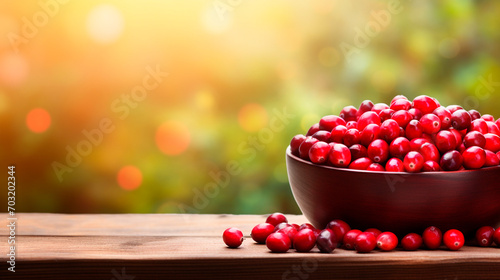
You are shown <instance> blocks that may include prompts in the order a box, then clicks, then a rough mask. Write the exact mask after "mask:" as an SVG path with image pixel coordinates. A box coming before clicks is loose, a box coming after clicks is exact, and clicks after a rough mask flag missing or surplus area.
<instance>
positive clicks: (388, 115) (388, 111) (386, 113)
mask: <svg viewBox="0 0 500 280" xmlns="http://www.w3.org/2000/svg"><path fill="white" fill-rule="evenodd" d="M392 115H394V110H392V109H385V110H382V111H381V112H380V113H379V114H378V116H379V117H380V121H381V122H382V123H383V122H384V121H386V120H388V119H390V118H391V117H392Z"/></svg>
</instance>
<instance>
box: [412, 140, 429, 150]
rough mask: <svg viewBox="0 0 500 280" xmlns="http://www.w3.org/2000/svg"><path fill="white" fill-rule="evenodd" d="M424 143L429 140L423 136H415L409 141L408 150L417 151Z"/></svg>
mask: <svg viewBox="0 0 500 280" xmlns="http://www.w3.org/2000/svg"><path fill="white" fill-rule="evenodd" d="M424 143H430V142H429V140H427V139H425V138H415V139H411V141H410V150H412V151H414V152H417V151H418V150H420V147H421V146H422V145H423V144H424Z"/></svg>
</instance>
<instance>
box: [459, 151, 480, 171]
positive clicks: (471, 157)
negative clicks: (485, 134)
mask: <svg viewBox="0 0 500 280" xmlns="http://www.w3.org/2000/svg"><path fill="white" fill-rule="evenodd" d="M462 157H463V159H464V162H463V165H464V167H465V168H467V169H479V168H481V167H483V166H484V164H485V163H486V153H485V152H484V149H483V148H480V147H477V146H472V147H469V148H467V150H465V151H464V152H463V153H462Z"/></svg>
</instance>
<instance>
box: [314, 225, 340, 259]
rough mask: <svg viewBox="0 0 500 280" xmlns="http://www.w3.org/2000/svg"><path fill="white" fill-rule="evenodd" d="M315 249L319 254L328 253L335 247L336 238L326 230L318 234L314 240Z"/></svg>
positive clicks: (329, 230)
mask: <svg viewBox="0 0 500 280" xmlns="http://www.w3.org/2000/svg"><path fill="white" fill-rule="evenodd" d="M316 247H318V249H319V251H320V252H321V253H330V252H332V251H333V250H335V248H336V247H337V237H336V236H335V234H334V233H333V231H332V230H331V229H329V228H326V229H324V230H322V231H320V233H319V234H318V237H317V238H316Z"/></svg>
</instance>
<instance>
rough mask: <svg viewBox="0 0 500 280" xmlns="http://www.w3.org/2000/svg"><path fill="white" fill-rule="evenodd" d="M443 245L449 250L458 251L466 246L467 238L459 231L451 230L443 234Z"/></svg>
mask: <svg viewBox="0 0 500 280" xmlns="http://www.w3.org/2000/svg"><path fill="white" fill-rule="evenodd" d="M443 243H444V245H445V246H446V247H447V248H448V249H450V250H453V251H456V250H459V249H460V248H462V246H464V243H465V238H464V235H463V234H462V232H460V231H459V230H456V229H450V230H448V231H447V232H445V233H444V234H443Z"/></svg>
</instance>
